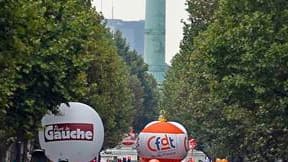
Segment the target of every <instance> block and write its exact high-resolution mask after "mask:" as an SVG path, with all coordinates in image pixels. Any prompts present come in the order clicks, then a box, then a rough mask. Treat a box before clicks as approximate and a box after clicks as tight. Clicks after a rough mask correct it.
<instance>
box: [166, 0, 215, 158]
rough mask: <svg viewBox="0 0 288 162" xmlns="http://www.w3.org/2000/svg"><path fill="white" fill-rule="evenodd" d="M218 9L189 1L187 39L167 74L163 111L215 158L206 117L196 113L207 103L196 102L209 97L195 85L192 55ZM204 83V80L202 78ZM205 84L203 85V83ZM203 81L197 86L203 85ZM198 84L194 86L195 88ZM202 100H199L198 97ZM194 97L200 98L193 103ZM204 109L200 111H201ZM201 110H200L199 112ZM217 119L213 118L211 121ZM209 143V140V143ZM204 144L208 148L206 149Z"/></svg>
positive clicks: (209, 0) (210, 2)
mask: <svg viewBox="0 0 288 162" xmlns="http://www.w3.org/2000/svg"><path fill="white" fill-rule="evenodd" d="M217 6H218V1H217V0H187V9H186V10H187V12H188V13H189V19H188V22H184V28H183V30H184V35H183V39H182V42H181V44H180V52H179V53H178V54H176V55H175V57H174V58H173V60H172V66H171V68H170V69H169V71H168V73H167V77H166V80H165V81H164V84H163V107H164V108H165V109H166V111H167V112H168V116H169V118H170V119H171V120H176V121H179V122H180V123H183V124H184V125H185V126H186V127H187V128H188V130H189V133H190V134H191V136H193V137H194V138H196V139H197V142H198V146H197V147H198V148H197V149H200V150H202V151H204V152H207V153H208V155H211V154H212V151H209V150H211V149H212V148H211V147H210V146H208V145H207V143H210V142H207V140H209V139H211V138H212V137H211V136H210V135H209V132H207V130H208V129H205V128H204V127H203V126H202V125H201V124H202V120H200V119H199V117H203V116H204V114H203V113H197V116H196V114H194V113H192V111H194V110H195V111H196V112H197V111H198V112H199V109H201V108H202V107H204V105H203V103H206V102H203V103H202V102H201V103H198V104H197V105H196V104H195V102H196V100H199V99H200V98H201V97H205V96H206V95H207V93H208V92H207V89H206V88H205V87H199V86H198V85H196V84H194V83H193V80H196V76H195V74H193V72H192V70H194V69H192V68H191V66H192V65H191V64H192V63H193V62H192V55H191V53H192V52H193V51H194V50H195V48H197V47H196V46H195V45H194V39H195V37H197V35H199V33H200V32H202V31H205V30H206V28H207V26H208V25H209V24H210V23H211V22H212V21H213V20H214V17H215V16H214V11H215V9H216V8H217ZM199 79H200V78H199ZM201 82H203V81H201ZM201 82H200V81H199V82H198V83H197V82H196V83H197V84H200V83H201ZM192 84H194V85H192ZM197 96H198V97H197ZM193 97H196V98H195V99H193ZM199 106H200V107H199ZM196 108H197V109H196ZM211 119H213V118H211ZM206 139H207V140H206ZM204 144H206V145H205V146H204ZM208 148H211V149H208Z"/></svg>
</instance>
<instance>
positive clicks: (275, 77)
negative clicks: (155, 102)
mask: <svg viewBox="0 0 288 162" xmlns="http://www.w3.org/2000/svg"><path fill="white" fill-rule="evenodd" d="M187 4H188V8H187V11H188V13H189V14H190V17H189V22H188V23H187V24H185V27H184V37H183V41H182V44H181V50H180V52H179V54H177V55H176V56H175V58H174V59H173V62H172V67H171V69H170V70H169V72H168V74H167V78H166V81H165V82H164V86H163V94H164V98H163V100H164V102H163V104H165V105H164V107H165V108H166V109H167V112H168V113H169V115H170V118H171V119H174V120H178V121H180V122H182V123H183V124H184V125H185V126H186V127H187V128H188V130H189V131H190V133H191V135H192V136H193V137H194V138H196V139H197V141H198V149H200V150H202V151H204V152H206V153H207V154H208V155H210V156H211V157H229V158H230V159H233V160H235V161H237V160H238V161H243V159H247V160H249V161H274V160H275V159H283V160H288V156H287V155H288V154H287V153H288V152H287V151H288V149H287V147H288V141H287V140H286V139H287V137H288V127H287V126H288V118H287V116H288V98H287V97H288V84H287V83H288V82H287V81H288V64H287V62H288V35H287V34H288V27H287V25H288V21H287V20H288V12H287V11H288V1H286V0H273V1H272V0H241V1H235V0H187Z"/></svg>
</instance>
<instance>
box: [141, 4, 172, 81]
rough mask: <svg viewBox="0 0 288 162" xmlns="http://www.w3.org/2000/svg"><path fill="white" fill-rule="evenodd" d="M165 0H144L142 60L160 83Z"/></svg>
mask: <svg viewBox="0 0 288 162" xmlns="http://www.w3.org/2000/svg"><path fill="white" fill-rule="evenodd" d="M165 1H166V0H146V11H145V28H144V31H145V34H144V62H145V63H146V64H148V66H149V72H150V73H151V74H152V75H153V76H154V78H155V79H156V81H157V83H158V84H162V82H163V80H164V77H165V72H166V69H167V65H166V63H165V11H166V10H165V8H166V2H165Z"/></svg>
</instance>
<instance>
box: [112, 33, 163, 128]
mask: <svg viewBox="0 0 288 162" xmlns="http://www.w3.org/2000/svg"><path fill="white" fill-rule="evenodd" d="M113 38H114V40H115V43H116V46H117V51H118V54H119V56H120V57H121V58H122V59H123V60H124V62H125V63H126V64H127V65H128V67H129V71H130V87H131V89H132V91H133V95H134V110H135V112H137V113H135V114H134V119H133V123H132V125H133V128H134V129H135V130H136V131H137V132H139V131H141V130H142V129H143V128H144V126H145V125H146V124H147V123H149V122H150V121H152V120H155V117H156V113H157V102H158V93H157V91H158V89H157V83H156V81H155V79H154V78H153V77H152V76H151V75H149V74H148V73H147V71H148V67H147V65H146V64H145V63H144V61H143V58H142V57H141V56H139V55H138V54H137V52H136V51H135V50H131V49H130V47H129V45H128V44H127V41H126V40H125V38H123V36H122V34H121V32H120V31H116V32H115V33H114V34H113Z"/></svg>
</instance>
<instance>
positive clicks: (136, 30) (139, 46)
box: [107, 19, 145, 56]
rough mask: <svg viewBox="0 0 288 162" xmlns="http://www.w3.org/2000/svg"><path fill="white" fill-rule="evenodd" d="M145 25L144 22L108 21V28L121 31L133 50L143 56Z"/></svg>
mask: <svg viewBox="0 0 288 162" xmlns="http://www.w3.org/2000/svg"><path fill="white" fill-rule="evenodd" d="M144 25H145V21H144V20H139V21H124V20H119V19H107V26H108V27H109V28H111V30H112V31H116V30H119V31H121V32H122V34H123V36H124V37H125V38H126V40H127V42H128V43H129V46H130V47H131V49H135V50H136V51H137V53H138V54H139V55H141V56H143V54H144Z"/></svg>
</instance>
